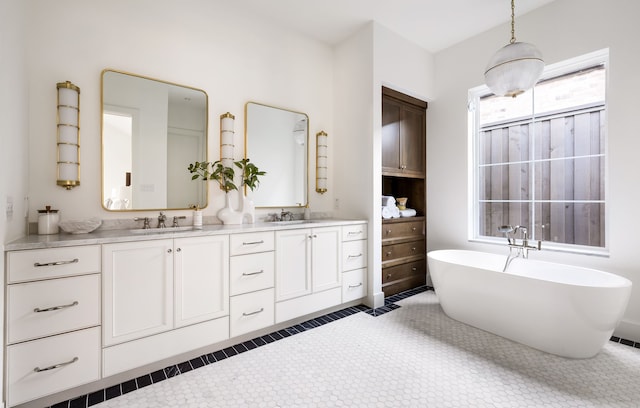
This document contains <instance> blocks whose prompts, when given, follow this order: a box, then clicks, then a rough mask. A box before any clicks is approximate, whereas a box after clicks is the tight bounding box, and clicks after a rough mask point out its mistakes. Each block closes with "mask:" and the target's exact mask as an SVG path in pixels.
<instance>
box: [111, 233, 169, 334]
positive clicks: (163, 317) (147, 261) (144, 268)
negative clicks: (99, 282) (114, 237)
mask: <svg viewBox="0 0 640 408" xmlns="http://www.w3.org/2000/svg"><path fill="white" fill-rule="evenodd" d="M102 266H103V268H102V276H103V302H104V303H103V304H104V311H103V318H104V321H103V335H104V339H103V340H104V344H103V345H104V346H108V345H112V344H117V343H121V342H124V341H128V340H133V339H137V338H140V337H143V336H148V335H151V334H155V333H160V332H163V331H166V330H170V329H171V328H172V327H173V240H171V239H164V240H152V241H140V242H125V243H117V244H105V245H103V246H102Z"/></svg>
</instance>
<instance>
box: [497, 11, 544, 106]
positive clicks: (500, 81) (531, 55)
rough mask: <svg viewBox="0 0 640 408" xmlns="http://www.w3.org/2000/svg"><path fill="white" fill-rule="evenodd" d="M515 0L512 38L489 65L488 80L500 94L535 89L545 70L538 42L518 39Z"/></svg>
mask: <svg viewBox="0 0 640 408" xmlns="http://www.w3.org/2000/svg"><path fill="white" fill-rule="evenodd" d="M514 1H515V0H511V41H510V42H509V44H507V45H505V46H504V47H502V48H501V49H499V50H498V52H496V53H495V54H494V55H493V57H491V59H490V60H489V63H488V64H487V69H486V71H485V72H484V80H485V82H486V84H487V86H488V87H489V89H491V91H492V92H493V93H494V94H495V95H498V96H512V97H516V96H518V95H520V94H521V93H523V92H525V91H527V90H529V89H531V88H533V86H534V85H535V84H536V83H537V82H538V79H540V75H542V70H543V69H544V61H543V60H542V54H541V53H540V51H539V50H538V49H537V48H536V46H535V45H533V44H529V43H523V42H516V37H515V4H514Z"/></svg>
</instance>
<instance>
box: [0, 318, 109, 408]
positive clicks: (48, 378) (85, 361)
mask: <svg viewBox="0 0 640 408" xmlns="http://www.w3.org/2000/svg"><path fill="white" fill-rule="evenodd" d="M66 363H68V364H66ZM36 369H38V370H41V371H39V372H38V371H37V370H36ZM99 379H100V328H99V327H94V328H91V329H85V330H80V331H76V332H72V333H67V334H61V335H58V336H52V337H46V338H44V339H40V340H34V341H29V342H26V343H20V344H15V345H12V346H8V347H7V385H8V391H7V403H8V406H14V405H16V404H20V403H22V402H25V401H29V400H32V399H36V398H40V397H43V396H45V395H49V394H53V393H56V392H59V391H62V390H65V389H69V388H73V387H76V386H78V385H81V384H86V383H90V382H92V381H96V380H99Z"/></svg>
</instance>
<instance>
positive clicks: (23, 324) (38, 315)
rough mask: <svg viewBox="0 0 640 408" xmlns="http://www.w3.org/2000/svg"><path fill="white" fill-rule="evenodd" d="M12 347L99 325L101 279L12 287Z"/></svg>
mask: <svg viewBox="0 0 640 408" xmlns="http://www.w3.org/2000/svg"><path fill="white" fill-rule="evenodd" d="M7 316H8V319H9V322H8V326H7V337H8V341H9V343H16V342H19V341H24V340H31V339H35V338H38V337H44V336H49V335H52V334H57V333H63V332H66V331H71V330H77V329H81V328H85V327H90V326H96V325H99V324H100V275H99V274H93V275H86V276H75V277H71V278H62V279H50V280H46V281H37V282H30V283H19V284H15V285H9V287H8V289H7Z"/></svg>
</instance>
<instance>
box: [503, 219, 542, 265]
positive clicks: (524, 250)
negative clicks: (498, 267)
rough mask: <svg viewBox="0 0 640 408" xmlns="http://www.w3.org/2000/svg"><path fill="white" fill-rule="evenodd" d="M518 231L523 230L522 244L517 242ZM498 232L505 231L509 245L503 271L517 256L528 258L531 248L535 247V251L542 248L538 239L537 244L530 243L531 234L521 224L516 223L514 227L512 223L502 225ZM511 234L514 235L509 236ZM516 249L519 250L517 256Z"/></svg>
mask: <svg viewBox="0 0 640 408" xmlns="http://www.w3.org/2000/svg"><path fill="white" fill-rule="evenodd" d="M518 231H520V232H522V241H521V243H520V244H518V243H517V241H516V238H515V234H517V233H518ZM498 232H502V233H504V235H505V237H506V238H507V245H508V246H509V255H508V256H507V260H506V262H505V263H504V268H502V272H506V271H507V268H508V267H509V264H511V261H513V260H514V259H515V258H518V257H520V256H522V258H523V259H528V258H529V250H530V249H533V250H535V251H540V250H541V249H542V242H541V241H536V245H529V236H528V233H527V228H526V227H522V226H520V225H516V226H515V227H512V226H511V225H503V226H501V227H498ZM509 234H512V236H513V237H509ZM514 249H516V250H517V251H516V255H515V256H514V255H513V250H514Z"/></svg>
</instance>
